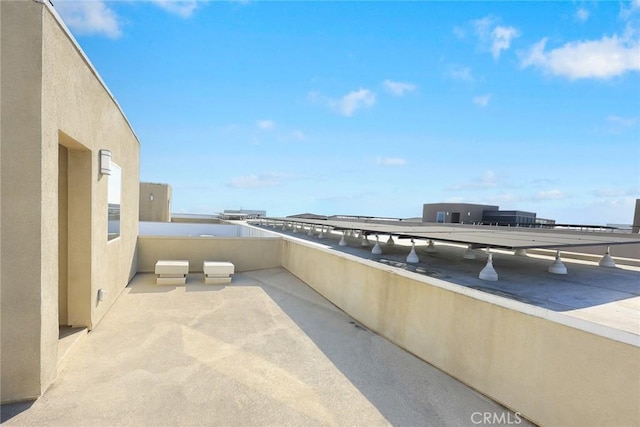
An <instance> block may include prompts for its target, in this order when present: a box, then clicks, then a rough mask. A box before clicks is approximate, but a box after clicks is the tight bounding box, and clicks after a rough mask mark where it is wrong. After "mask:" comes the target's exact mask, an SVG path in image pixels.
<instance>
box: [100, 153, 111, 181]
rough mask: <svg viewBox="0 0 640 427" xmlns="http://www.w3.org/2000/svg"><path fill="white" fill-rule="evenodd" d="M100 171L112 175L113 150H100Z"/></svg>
mask: <svg viewBox="0 0 640 427" xmlns="http://www.w3.org/2000/svg"><path fill="white" fill-rule="evenodd" d="M100 173H101V174H102V175H111V151H110V150H100Z"/></svg>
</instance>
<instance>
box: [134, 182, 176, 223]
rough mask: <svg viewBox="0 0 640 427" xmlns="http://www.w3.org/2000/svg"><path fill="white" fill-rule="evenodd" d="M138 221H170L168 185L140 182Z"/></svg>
mask: <svg viewBox="0 0 640 427" xmlns="http://www.w3.org/2000/svg"><path fill="white" fill-rule="evenodd" d="M151 195H153V200H151V197H150V196H151ZM140 221H158V222H160V221H161V222H171V186H170V185H168V184H156V183H152V182H141V183H140Z"/></svg>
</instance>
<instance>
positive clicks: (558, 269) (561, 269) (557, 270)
mask: <svg viewBox="0 0 640 427" xmlns="http://www.w3.org/2000/svg"><path fill="white" fill-rule="evenodd" d="M548 271H549V273H551V274H567V267H566V266H565V265H564V263H563V262H562V258H560V251H559V250H558V251H556V259H555V261H553V263H552V264H551V265H550V266H549V270H548Z"/></svg>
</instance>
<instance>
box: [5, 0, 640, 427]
mask: <svg viewBox="0 0 640 427" xmlns="http://www.w3.org/2000/svg"><path fill="white" fill-rule="evenodd" d="M0 20H1V24H2V25H1V35H2V37H1V39H0V40H1V43H2V50H1V55H2V57H1V59H2V71H3V73H2V89H3V96H2V99H1V103H2V120H1V121H0V122H1V123H2V146H1V150H2V156H1V157H0V158H1V159H2V167H1V168H0V173H1V177H2V188H1V190H2V193H1V200H2V204H1V210H2V215H1V217H0V218H1V219H0V221H1V224H0V225H1V228H2V233H1V239H2V241H1V247H2V249H3V250H2V254H1V259H0V261H1V265H0V267H1V268H0V271H2V275H1V276H0V279H1V283H0V285H1V286H0V287H1V297H2V300H1V302H0V304H1V316H2V318H1V320H2V322H1V324H0V328H1V330H0V332H1V334H0V339H1V342H0V344H1V351H2V354H1V362H2V363H1V364H0V371H1V375H2V376H1V384H0V385H1V390H0V392H1V395H0V397H1V400H2V403H8V404H12V405H11V406H4V407H3V408H2V414H3V419H4V418H5V414H8V415H7V416H12V418H11V419H10V420H8V422H7V424H14V425H24V424H26V425H32V424H42V423H49V424H61V425H69V424H77V425H86V424H92V425H95V424H105V425H114V424H135V425H138V424H158V423H164V424H166V423H170V424H194V423H199V422H202V421H204V423H209V424H224V425H234V424H235V425H247V424H287V423H290V424H322V425H325V424H334V425H342V424H363V425H372V424H388V423H391V424H400V425H402V424H407V425H415V424H431V423H432V424H448V423H449V424H455V425H458V424H465V423H467V424H476V423H477V422H478V417H477V414H481V415H482V420H483V421H484V420H485V419H486V418H485V416H486V414H489V419H490V420H492V421H496V420H497V421H498V422H502V423H507V424H508V423H510V422H511V421H513V420H514V419H517V420H518V421H521V422H520V424H525V422H524V421H522V419H524V418H526V419H529V420H531V421H532V422H535V423H538V424H542V425H577V426H585V425H594V426H600V425H609V424H613V425H637V424H639V423H640V408H639V407H638V405H637V402H638V400H639V397H640V384H639V383H638V381H637V378H638V377H639V376H640V340H639V338H640V331H639V330H638V324H639V323H640V322H638V319H640V314H639V313H638V312H639V310H638V301H639V298H640V296H639V295H638V291H637V283H638V280H637V279H638V277H639V273H638V269H637V268H636V267H634V266H632V265H630V264H632V262H633V260H623V259H621V258H619V257H617V256H613V257H612V260H613V261H615V262H616V264H617V267H613V266H610V267H609V268H606V269H605V268H601V267H599V266H598V265H597V264H598V262H597V261H598V259H599V258H600V256H599V257H598V258H597V259H596V260H595V261H596V262H594V261H593V259H591V258H589V257H588V256H587V257H583V258H582V259H581V260H579V261H580V262H578V260H576V262H573V261H570V259H568V260H567V263H568V264H569V266H568V267H567V270H568V274H567V275H562V276H558V275H550V274H549V273H548V272H547V268H548V265H549V263H550V262H551V261H552V260H553V253H552V254H551V255H552V256H551V257H549V256H548V255H545V253H544V252H543V253H542V254H540V255H539V254H538V252H534V251H532V252H531V253H530V254H529V256H527V257H516V256H515V255H514V254H512V253H506V252H504V251H502V249H496V247H497V248H518V249H523V248H524V247H527V245H530V247H541V246H545V245H540V244H539V242H537V241H536V242H535V243H532V241H533V240H535V239H536V237H532V236H528V235H526V236H523V235H521V234H519V233H520V232H521V230H515V231H513V233H514V234H511V235H508V234H504V233H502V231H500V232H498V233H497V234H495V233H483V232H481V231H473V230H474V229H459V228H457V227H451V229H448V228H446V227H445V228H441V229H438V230H435V229H433V230H432V229H421V228H420V227H419V225H418V224H412V223H411V222H409V223H407V222H403V224H402V227H401V228H398V227H400V226H398V224H395V223H394V221H393V220H391V219H378V220H377V219H375V218H372V219H364V218H359V219H358V221H357V222H353V218H349V219H348V220H347V221H345V219H347V218H342V219H341V220H338V219H337V218H334V219H332V220H331V221H330V222H329V221H327V222H324V223H323V224H324V225H325V227H322V228H321V227H318V226H315V227H314V225H313V223H304V222H303V221H300V220H295V221H291V220H290V219H279V220H277V221H276V220H271V221H270V223H269V224H267V223H266V222H265V223H263V224H262V226H261V227H255V226H249V225H247V224H245V223H238V224H235V225H233V226H228V225H227V227H230V228H225V229H224V230H225V233H226V234H225V233H223V232H222V231H221V230H222V229H219V228H215V226H216V224H205V226H204V227H203V226H202V224H176V223H173V222H166V221H162V222H157V223H155V222H154V223H151V224H148V223H147V224H142V225H141V224H140V223H139V200H140V197H139V196H140V185H139V144H138V140H137V138H136V136H135V134H134V133H133V131H132V130H131V127H130V125H129V123H128V121H127V120H126V117H125V116H124V114H123V113H122V111H121V109H120V108H119V106H118V104H117V103H116V102H115V99H114V98H113V96H112V95H111V94H110V92H109V91H108V89H107V88H106V87H105V85H104V83H103V82H102V80H101V79H100V78H99V77H98V73H97V71H96V70H95V68H94V67H93V66H91V63H90V62H89V61H88V59H87V58H86V57H85V56H84V54H83V53H82V51H81V50H80V48H79V47H78V45H77V44H76V43H75V41H74V40H73V37H71V35H70V34H69V32H68V31H67V30H66V28H65V27H64V25H63V24H62V23H61V21H60V20H59V18H58V17H57V15H56V13H55V10H54V9H53V7H52V6H51V4H50V3H48V2H40V1H31V0H23V1H15V2H14V1H8V2H0ZM7 82H9V83H7ZM267 225H268V226H267ZM274 225H278V226H280V230H277V229H274V228H272V227H273V226H274ZM147 226H148V227H150V229H147V230H145V227H147ZM332 227H333V228H334V230H332V229H331V228H332ZM390 227H394V228H390ZM282 228H284V230H283V229H282ZM319 228H321V229H320V230H319ZM340 229H342V230H343V231H342V232H339V231H337V230H340ZM178 230H181V231H180V232H178ZM229 230H231V231H229ZM469 230H471V231H469ZM354 232H355V233H354ZM385 232H387V233H390V235H389V239H388V240H386V241H385V242H380V241H379V237H381V235H383V234H384V233H385ZM376 233H378V236H377V237H378V238H376V239H375V240H376V241H375V243H376V245H373V244H372V243H373V242H372V241H369V240H368V239H371V240H373V239H374V237H375V234H376ZM420 233H423V234H420ZM309 234H311V236H309ZM513 236H516V239H515V240H513V241H509V242H507V240H508V238H509V237H513ZM536 236H545V237H549V242H548V243H547V245H555V246H557V245H563V247H580V248H582V247H581V246H580V245H581V244H583V243H586V241H581V242H578V243H576V239H577V237H576V235H573V234H570V236H571V237H570V241H569V242H563V241H562V239H561V238H560V237H558V236H556V235H555V233H551V234H536ZM590 236H591V237H590V239H591V238H592V237H598V235H597V234H592V235H590ZM385 237H386V236H385ZM399 237H408V238H414V239H416V238H418V239H420V238H424V239H426V238H429V239H433V240H436V243H435V244H434V245H433V248H432V247H430V246H429V245H426V244H425V245H421V244H420V243H422V242H421V241H418V242H417V243H418V244H416V246H415V247H413V245H406V244H405V243H407V240H406V239H399ZM617 237H618V236H615V234H613V233H612V234H611V235H607V236H606V238H603V239H601V240H597V239H595V240H589V242H590V243H599V244H603V243H606V244H617V243H620V241H618V240H616V239H617ZM474 239H477V241H476V240H474ZM442 242H446V244H445V243H442ZM456 242H471V243H470V244H471V247H467V245H462V246H460V245H457V243H456ZM474 242H475V243H474ZM505 242H506V243H505ZM365 243H366V244H367V245H369V244H370V245H371V246H373V247H374V248H375V247H376V246H377V247H378V249H379V252H377V253H375V254H374V253H372V251H371V250H370V249H369V248H367V247H363V244H365ZM478 246H491V247H492V250H493V251H494V252H492V255H493V256H495V258H494V261H495V264H496V267H497V268H496V269H497V270H498V272H499V273H500V280H499V281H497V282H487V281H484V280H481V279H480V278H479V277H478V270H479V269H480V268H482V266H483V265H485V262H487V258H488V259H489V260H491V257H489V256H488V257H486V258H485V257H483V253H482V252H481V251H477V247H478ZM623 246H633V245H623ZM363 248H364V249H363ZM432 249H435V252H433V250H432ZM538 250H539V249H538ZM538 250H536V251H538ZM581 250H582V249H581ZM474 251H475V252H474ZM410 255H411V256H410ZM472 255H473V256H472ZM614 255H615V254H614ZM538 256H540V257H542V258H540V259H539V258H538ZM158 260H179V261H180V265H185V264H186V265H188V266H189V274H188V275H187V277H186V278H185V281H186V285H181V286H167V287H158V286H157V285H153V284H152V277H153V276H152V272H153V271H154V266H155V265H156V263H157V261H158ZM205 261H221V262H230V263H232V264H233V265H234V268H235V270H234V271H235V276H234V281H233V282H232V283H231V284H230V285H205V284H204V282H205V281H206V279H204V277H203V276H204V271H203V265H204V262H205ZM602 277H606V280H603V279H602ZM71 337H77V340H72V342H73V344H72V345H68V343H69V342H70V341H69V338H71ZM454 378H455V379H456V380H454ZM458 381H459V382H458ZM41 396H44V398H40V397H41ZM33 400H36V401H35V403H31V402H30V403H27V404H24V403H20V402H24V401H33ZM16 402H18V404H17V406H16ZM505 408H508V410H507V409H505Z"/></svg>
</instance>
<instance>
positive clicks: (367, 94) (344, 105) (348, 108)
mask: <svg viewBox="0 0 640 427" xmlns="http://www.w3.org/2000/svg"><path fill="white" fill-rule="evenodd" d="M375 103H376V94H375V93H373V92H371V91H370V90H368V89H358V90H355V91H352V92H349V93H348V94H346V95H345V96H343V97H342V99H340V101H338V102H337V103H336V104H335V108H336V109H337V110H338V112H340V114H342V115H343V116H346V117H350V116H352V115H353V113H355V112H356V111H357V110H359V109H360V108H363V107H371V106H373V104H375Z"/></svg>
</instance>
